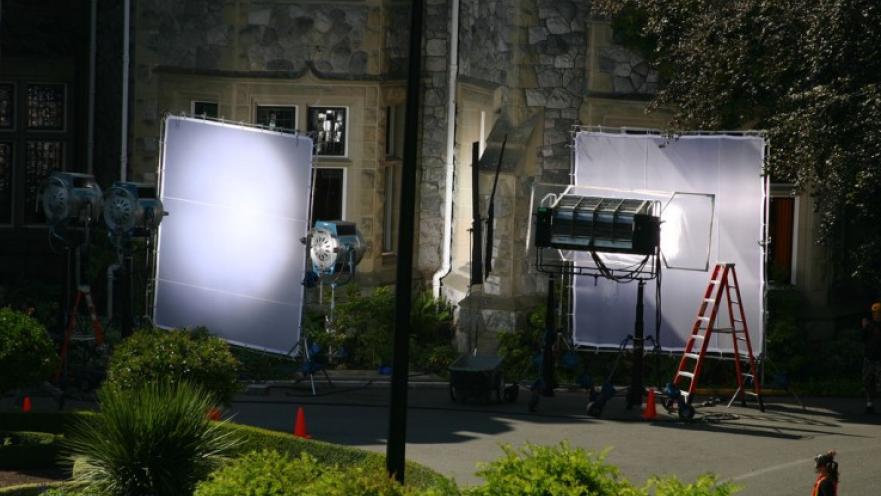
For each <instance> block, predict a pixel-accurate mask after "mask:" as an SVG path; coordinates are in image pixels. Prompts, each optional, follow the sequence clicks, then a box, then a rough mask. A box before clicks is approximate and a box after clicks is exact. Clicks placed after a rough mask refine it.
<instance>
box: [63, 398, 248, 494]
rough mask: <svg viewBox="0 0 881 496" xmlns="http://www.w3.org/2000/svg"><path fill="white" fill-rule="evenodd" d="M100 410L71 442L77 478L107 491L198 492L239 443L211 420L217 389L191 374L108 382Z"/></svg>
mask: <svg viewBox="0 0 881 496" xmlns="http://www.w3.org/2000/svg"><path fill="white" fill-rule="evenodd" d="M98 399H99V403H100V406H101V410H100V413H98V414H97V415H95V416H92V417H81V420H80V421H79V422H76V423H75V424H74V426H73V428H72V431H71V433H70V435H69V436H68V438H67V441H66V442H65V444H66V445H67V446H68V447H69V449H70V451H71V455H70V457H71V460H72V461H73V462H75V463H76V470H74V475H73V480H74V482H75V483H76V484H77V485H78V486H81V487H83V488H85V489H86V490H87V492H95V493H98V494H102V495H104V494H106V495H111V496H115V495H120V496H139V495H144V496H146V495H151V496H163V495H178V494H190V493H191V492H192V490H193V488H194V487H195V485H196V483H197V482H199V481H200V480H202V479H204V478H205V477H207V475H208V474H209V473H210V472H211V470H213V469H214V468H215V467H216V466H217V464H218V462H220V461H221V460H223V459H224V456H225V455H227V454H228V453H230V452H231V451H232V449H233V447H234V443H235V441H234V438H233V437H232V436H231V435H230V434H229V433H228V432H224V431H223V430H222V429H221V427H220V426H221V425H222V424H219V423H215V422H212V421H209V420H208V418H207V415H206V412H207V411H208V410H209V409H210V408H211V407H212V406H213V404H214V401H213V399H212V398H211V395H210V394H209V393H208V392H207V391H205V390H204V389H203V388H201V387H198V386H192V385H190V384H188V383H187V382H182V381H178V382H174V383H168V382H161V383H151V384H146V385H143V386H140V387H135V388H130V389H120V388H117V387H112V386H110V387H108V386H105V387H104V388H103V389H102V390H101V391H100V392H99V394H98Z"/></svg>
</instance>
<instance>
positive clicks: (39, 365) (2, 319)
mask: <svg viewBox="0 0 881 496" xmlns="http://www.w3.org/2000/svg"><path fill="white" fill-rule="evenodd" d="M57 366H58V354H57V353H55V347H54V346H53V344H52V340H51V339H49V335H48V334H47V333H46V329H45V328H44V327H43V326H42V325H40V324H39V323H38V322H37V321H36V320H34V319H32V318H31V317H28V316H27V315H25V314H23V313H21V312H17V311H15V310H11V309H9V308H0V370H2V371H3V373H2V374H0V394H3V393H4V392H6V391H9V390H12V389H17V388H21V387H26V386H31V385H34V384H39V383H40V382H42V381H44V380H46V379H48V378H49V376H50V375H51V374H52V372H53V371H54V370H55V368H56V367H57Z"/></svg>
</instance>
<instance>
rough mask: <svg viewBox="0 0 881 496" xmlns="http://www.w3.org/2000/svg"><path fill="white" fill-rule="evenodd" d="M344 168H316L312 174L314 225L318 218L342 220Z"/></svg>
mask: <svg viewBox="0 0 881 496" xmlns="http://www.w3.org/2000/svg"><path fill="white" fill-rule="evenodd" d="M343 177H344V171H343V169H324V168H321V169H315V170H314V172H313V176H312V225H313V226H314V225H315V221H317V220H342V218H343Z"/></svg>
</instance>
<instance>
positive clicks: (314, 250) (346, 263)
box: [309, 220, 365, 276]
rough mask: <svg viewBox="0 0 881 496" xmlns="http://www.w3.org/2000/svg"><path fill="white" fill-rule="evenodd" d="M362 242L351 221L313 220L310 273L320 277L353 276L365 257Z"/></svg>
mask: <svg viewBox="0 0 881 496" xmlns="http://www.w3.org/2000/svg"><path fill="white" fill-rule="evenodd" d="M364 249H365V247H364V241H363V239H362V238H361V235H360V234H358V230H357V228H356V227H355V223H354V222H343V221H323V220H319V221H315V228H314V229H313V230H312V233H311V237H310V241H309V257H310V258H311V260H312V270H313V271H314V272H315V273H316V274H318V275H319V276H332V275H334V274H340V273H343V272H348V273H353V272H354V271H355V266H356V265H358V263H359V262H360V261H361V258H362V257H363V256H364Z"/></svg>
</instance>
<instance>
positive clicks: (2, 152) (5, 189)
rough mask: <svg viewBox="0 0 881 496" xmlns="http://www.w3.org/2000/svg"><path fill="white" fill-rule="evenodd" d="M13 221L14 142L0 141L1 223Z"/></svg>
mask: <svg viewBox="0 0 881 496" xmlns="http://www.w3.org/2000/svg"><path fill="white" fill-rule="evenodd" d="M11 223H12V143H0V224H11Z"/></svg>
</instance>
